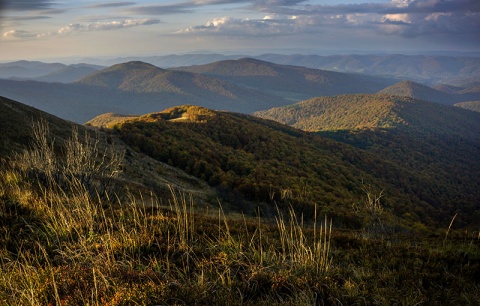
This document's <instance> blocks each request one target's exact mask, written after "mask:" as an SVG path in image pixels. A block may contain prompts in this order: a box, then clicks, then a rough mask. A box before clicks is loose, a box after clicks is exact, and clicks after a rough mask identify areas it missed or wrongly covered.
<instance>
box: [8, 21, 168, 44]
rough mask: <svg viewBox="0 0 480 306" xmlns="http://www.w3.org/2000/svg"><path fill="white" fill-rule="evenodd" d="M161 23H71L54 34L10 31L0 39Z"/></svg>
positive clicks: (63, 34)
mask: <svg viewBox="0 0 480 306" xmlns="http://www.w3.org/2000/svg"><path fill="white" fill-rule="evenodd" d="M159 23H161V21H160V20H158V19H154V18H141V19H125V20H121V21H110V22H94V23H88V24H81V23H72V24H69V25H67V26H64V27H61V28H60V29H58V30H57V31H55V32H48V33H32V32H28V31H23V30H10V31H7V32H4V33H3V35H2V38H3V39H4V40H10V39H21V38H44V37H52V36H66V35H70V34H73V33H77V32H94V31H111V30H119V29H126V28H132V27H138V26H148V25H154V24H159Z"/></svg>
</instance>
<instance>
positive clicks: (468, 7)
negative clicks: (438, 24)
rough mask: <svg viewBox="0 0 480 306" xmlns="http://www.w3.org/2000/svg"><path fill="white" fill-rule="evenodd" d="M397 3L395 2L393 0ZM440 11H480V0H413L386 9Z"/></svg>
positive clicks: (393, 11) (406, 11)
mask: <svg viewBox="0 0 480 306" xmlns="http://www.w3.org/2000/svg"><path fill="white" fill-rule="evenodd" d="M393 4H395V2H393ZM440 12H444V13H445V12H480V1H478V0H413V1H410V2H408V3H406V5H390V7H389V8H388V9H387V10H386V11H385V13H389V14H395V13H397V14H401V13H440Z"/></svg>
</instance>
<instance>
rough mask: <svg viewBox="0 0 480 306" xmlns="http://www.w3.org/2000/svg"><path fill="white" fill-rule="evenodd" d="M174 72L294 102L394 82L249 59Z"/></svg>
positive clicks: (373, 88) (373, 89) (368, 89)
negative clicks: (207, 77) (246, 88)
mask: <svg viewBox="0 0 480 306" xmlns="http://www.w3.org/2000/svg"><path fill="white" fill-rule="evenodd" d="M176 69H178V70H182V71H190V72H194V73H200V74H204V75H208V76H212V77H216V78H219V79H223V80H226V81H228V82H232V83H234V84H237V85H241V86H245V87H248V88H253V89H257V90H261V91H266V92H268V93H270V94H274V95H277V96H279V97H286V98H288V99H290V100H295V101H299V100H302V99H307V98H311V97H315V96H328V95H336V94H347V93H372V92H376V91H378V90H380V89H382V88H384V87H385V86H388V85H391V84H393V83H394V81H393V80H390V79H385V78H379V77H372V76H368V75H355V74H347V73H338V72H332V71H325V70H317V69H311V68H305V67H299V66H285V65H278V64H273V63H270V62H265V61H261V60H256V59H252V58H244V59H239V60H226V61H219V62H215V63H211V64H206V65H199V66H190V67H181V68H176Z"/></svg>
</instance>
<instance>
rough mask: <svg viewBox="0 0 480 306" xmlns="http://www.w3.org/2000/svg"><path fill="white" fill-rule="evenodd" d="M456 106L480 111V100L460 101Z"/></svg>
mask: <svg viewBox="0 0 480 306" xmlns="http://www.w3.org/2000/svg"><path fill="white" fill-rule="evenodd" d="M455 106H458V107H461V108H464V109H468V110H471V111H474V112H479V113H480V101H470V102H460V103H456V104H455Z"/></svg>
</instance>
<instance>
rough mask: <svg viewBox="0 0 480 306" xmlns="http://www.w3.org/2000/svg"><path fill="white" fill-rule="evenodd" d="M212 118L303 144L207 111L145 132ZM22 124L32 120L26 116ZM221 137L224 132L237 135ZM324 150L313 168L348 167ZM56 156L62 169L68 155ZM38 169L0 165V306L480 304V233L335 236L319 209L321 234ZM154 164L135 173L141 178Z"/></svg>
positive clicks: (181, 115)
mask: <svg viewBox="0 0 480 306" xmlns="http://www.w3.org/2000/svg"><path fill="white" fill-rule="evenodd" d="M6 103H7V104H9V105H10V106H9V108H2V111H1V112H0V114H7V113H9V112H10V110H13V111H14V112H16V113H17V114H18V113H20V114H21V113H24V112H26V113H27V114H34V115H35V116H36V117H40V116H43V113H40V112H36V111H35V110H32V109H30V108H26V107H25V106H22V105H19V104H17V103H14V102H13V101H6ZM2 106H3V105H2ZM212 116H213V117H223V118H220V119H221V120H220V121H217V122H216V123H221V121H222V120H227V121H228V123H229V124H232V127H231V128H232V129H233V130H235V131H238V129H237V128H238V126H235V122H240V123H242V124H245V125H246V130H245V131H238V135H239V136H241V135H242V133H243V132H248V134H249V135H250V134H251V133H252V132H253V130H252V129H251V128H252V127H255V130H258V132H259V133H258V134H257V133H253V135H252V137H253V139H258V137H260V135H263V136H264V137H270V138H277V139H276V142H273V143H271V142H268V141H264V142H266V143H265V145H267V146H268V145H271V144H278V145H281V143H279V142H278V141H279V140H281V141H286V143H285V144H284V145H286V146H287V147H288V149H292V148H294V146H292V147H290V146H291V145H295V144H298V143H297V142H295V141H294V139H297V138H300V139H301V138H303V137H305V134H304V133H302V132H300V131H298V130H294V129H291V128H288V127H285V126H282V125H279V124H275V123H273V122H269V123H267V122H265V121H263V120H259V119H255V118H251V117H245V116H241V115H228V116H227V115H224V114H222V113H218V112H211V111H208V110H205V109H199V108H193V109H192V108H189V109H187V111H185V108H183V109H182V108H176V109H171V110H169V111H168V112H164V113H161V114H153V115H151V116H146V117H143V118H142V121H143V122H141V124H140V123H139V125H137V127H141V126H142V124H144V125H148V124H155V122H156V121H158V120H159V119H160V118H163V119H162V120H166V121H167V123H169V124H171V126H176V127H177V128H176V129H178V130H180V131H179V133H180V134H181V133H182V131H187V129H182V128H181V127H180V126H179V125H178V124H180V125H182V124H187V125H188V124H189V125H196V124H197V125H199V124H203V126H202V127H200V126H197V128H196V130H197V134H193V135H196V136H199V135H201V134H202V133H201V131H202V130H203V129H206V128H207V126H208V122H209V121H211V119H212ZM24 117H28V116H25V115H21V116H20V118H24ZM9 118H11V119H14V118H17V117H16V116H15V113H10V116H6V117H5V119H6V120H7V123H8V125H7V126H15V127H18V128H23V129H24V130H26V129H27V127H25V126H21V125H16V124H17V123H16V121H13V122H8V119H9ZM50 119H53V118H50ZM56 120H58V119H56ZM49 122H51V126H52V127H53V126H54V125H55V122H53V121H50V120H49ZM58 123H59V124H61V121H59V122H58ZM169 124H158V125H155V126H156V127H157V128H158V127H163V128H166V127H168V126H169ZM262 126H263V128H262ZM222 127H223V128H226V126H222ZM190 128H191V129H190V131H192V130H195V129H193V128H192V126H190ZM210 128H213V127H212V126H210ZM207 130H208V128H207ZM52 131H53V130H52ZM145 131H146V132H147V131H148V129H145ZM163 131H164V132H165V134H168V133H174V129H168V128H166V129H164V130H163ZM222 131H225V129H222V130H219V131H218V134H217V135H216V136H217V137H219V138H221V137H222V135H227V134H228V133H227V132H229V130H228V129H227V130H226V131H225V132H226V133H225V134H223V133H221V132H222ZM157 132H158V130H157ZM165 134H164V135H165ZM280 134H285V135H290V136H288V137H287V136H285V135H284V136H280ZM10 135H11V134H10ZM191 135H192V134H191V133H190V136H191ZM111 137H113V136H111ZM187 138H188V137H187ZM188 139H190V141H195V139H194V138H192V137H189V138H188ZM240 139H241V138H238V140H240ZM315 139H316V138H308V137H307V138H306V142H307V143H303V147H302V148H301V149H308V148H309V143H312V142H315ZM227 140H228V139H223V141H227ZM231 140H233V141H234V140H235V138H231ZM319 141H320V140H319ZM199 142H201V140H199ZM320 142H321V143H322V147H323V148H324V149H323V150H324V151H323V153H324V154H325V156H323V155H319V156H321V158H319V156H316V157H315V158H316V159H327V160H328V159H333V160H335V161H339V159H338V157H337V158H334V157H331V156H328V151H329V150H337V153H338V154H339V155H341V154H340V153H345V151H342V148H343V149H345V147H346V146H343V145H336V144H335V142H333V141H329V140H323V141H320ZM21 144H24V143H21ZM184 144H185V145H186V144H188V142H185V143H184ZM210 144H211V143H210ZM267 149H268V150H267V152H266V153H268V152H271V153H272V154H276V153H275V152H274V151H275V150H272V149H271V148H268V147H267ZM31 150H32V149H30V151H31ZM338 150H340V151H338ZM31 153H34V152H32V151H31ZM37 153H38V152H37ZM125 158H126V159H127V160H128V159H129V158H130V159H137V158H138V155H136V154H132V155H131V156H129V155H128V154H127V155H126V156H125ZM305 158H307V156H305ZM55 159H58V161H64V157H63V156H62V155H58V156H55ZM127 162H128V161H125V163H127ZM150 162H151V161H150ZM261 162H268V160H261ZM357 162H359V163H360V162H361V160H357ZM29 163H30V161H29V160H28V159H24V158H22V156H20V155H18V156H16V158H14V159H10V160H9V162H8V163H0V303H1V304H3V305H19V304H20V305H48V304H52V305H87V304H89V305H101V304H108V305H132V304H139V305H179V304H182V305H183V304H186V305H189V304H196V305H211V304H215V305H314V304H317V305H318V304H320V305H322V304H331V305H352V304H385V305H387V304H404V305H411V304H418V303H423V304H429V305H440V304H441V305H461V304H475V303H476V302H477V301H478V300H480V296H479V290H478V288H479V285H480V284H479V283H478V280H479V277H480V266H479V264H478V263H479V262H480V249H479V247H480V245H479V240H478V238H477V236H478V228H477V229H476V231H475V232H471V231H466V230H462V231H454V230H452V231H450V233H449V234H447V235H445V231H441V232H438V233H435V234H440V235H434V236H433V237H427V236H425V235H423V231H424V230H425V229H424V228H423V229H422V228H419V229H421V230H423V231H418V232H416V233H415V232H410V233H409V235H408V236H403V235H401V234H393V235H385V232H383V231H381V232H380V233H379V232H377V231H376V230H375V229H378V227H365V228H363V229H362V230H360V231H345V230H340V229H337V228H335V229H333V230H332V231H329V230H328V225H329V223H330V222H329V220H328V219H327V220H324V219H323V214H320V212H319V211H318V213H319V215H320V216H319V217H320V218H319V219H318V220H317V222H316V224H315V225H314V224H313V223H312V222H306V221H305V223H303V222H302V221H300V220H303V219H300V216H299V215H297V216H296V215H295V214H294V213H293V212H292V213H291V214H290V215H288V214H286V213H284V214H283V216H282V215H277V214H275V216H276V219H275V220H274V219H268V218H258V219H257V218H250V217H246V216H243V217H242V216H237V215H224V214H223V212H222V210H221V209H213V211H212V213H209V212H208V211H207V212H205V211H204V212H203V213H202V212H201V210H198V209H197V208H198V206H199V205H198V202H197V201H196V199H197V198H196V196H195V197H194V198H193V199H192V201H191V202H190V198H189V196H188V195H186V194H184V193H179V192H177V191H175V190H174V191H173V192H172V193H171V194H170V195H161V194H160V195H159V197H158V198H157V201H153V202H151V201H145V199H147V198H143V199H144V200H142V199H140V198H139V197H138V196H130V197H124V198H121V199H119V198H117V197H115V195H114V194H109V196H96V195H95V194H94V193H93V194H92V193H91V192H87V191H88V188H90V187H88V186H86V185H85V182H82V181H80V182H79V181H77V180H76V179H75V178H76V177H81V175H82V174H81V173H77V172H63V173H61V174H66V173H70V174H71V176H61V175H60V176H55V177H50V176H48V175H46V172H45V171H46V168H45V165H46V164H45V163H40V164H37V165H36V166H34V167H27V168H25V165H27V164H29ZM340 163H341V162H340ZM145 166H146V164H142V163H140V164H138V165H136V166H135V167H136V168H138V171H145ZM339 168H341V166H339ZM240 169H241V168H240ZM64 170H65V171H66V170H68V169H67V168H65V169H64ZM147 170H148V169H147ZM270 170H271V171H272V170H273V169H272V168H270ZM332 171H334V172H335V171H337V170H335V169H332ZM32 173H36V174H37V175H38V176H32ZM42 174H45V176H42ZM334 174H335V175H338V173H334ZM79 175H80V176H79ZM149 175H150V174H149ZM319 175H321V173H319ZM39 178H45V179H39ZM57 183H62V184H61V185H57ZM117 183H119V181H115V184H117ZM387 195H388V193H387ZM364 209H367V210H368V207H362V206H361V205H359V206H357V208H356V209H355V211H356V213H355V214H356V218H360V217H361V215H362V212H365V211H363V210H364ZM384 213H385V212H381V211H376V214H377V215H375V216H377V217H381V218H383V216H384ZM382 220H383V219H382ZM374 221H378V220H377V219H374V220H372V222H374ZM333 222H334V223H336V222H335V220H333ZM374 223H375V222H374ZM377 225H378V224H377ZM325 226H326V227H327V229H326V228H325Z"/></svg>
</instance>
